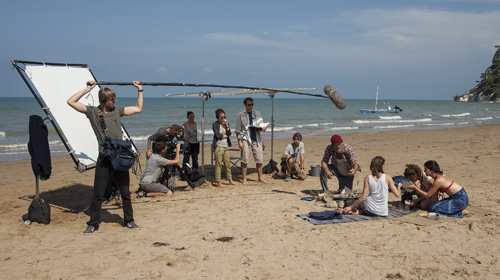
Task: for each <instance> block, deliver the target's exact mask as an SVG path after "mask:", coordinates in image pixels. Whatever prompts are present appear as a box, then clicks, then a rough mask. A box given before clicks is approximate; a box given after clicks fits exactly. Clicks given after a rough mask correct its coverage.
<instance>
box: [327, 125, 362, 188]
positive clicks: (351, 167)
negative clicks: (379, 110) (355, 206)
mask: <svg viewBox="0 0 500 280" xmlns="http://www.w3.org/2000/svg"><path fill="white" fill-rule="evenodd" d="M330 142H331V144H330V145H328V146H327V147H326V149H325V154H324V156H323V159H322V160H321V172H320V182H321V187H322V188H323V192H326V191H328V185H327V180H328V179H332V178H333V176H336V177H337V179H338V180H339V191H340V192H342V190H344V188H346V187H347V188H349V189H351V190H352V183H353V182H354V176H355V175H356V172H358V171H361V167H360V166H359V163H358V159H357V158H356V153H354V149H353V148H352V147H351V146H350V145H348V144H344V141H343V140H342V137H340V135H337V134H335V135H333V136H332V137H331V139H330ZM330 159H331V163H330V164H328V162H329V161H330Z"/></svg>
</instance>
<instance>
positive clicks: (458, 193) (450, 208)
mask: <svg viewBox="0 0 500 280" xmlns="http://www.w3.org/2000/svg"><path fill="white" fill-rule="evenodd" d="M424 166H425V169H424V172H425V174H426V175H427V176H431V177H432V178H433V179H434V184H433V185H432V187H431V188H430V190H429V191H428V192H426V191H424V190H422V189H421V188H420V186H417V185H415V184H413V183H412V184H411V185H410V186H408V187H407V188H410V189H413V190H415V191H416V192H417V193H418V194H419V195H421V196H423V197H425V198H426V199H428V198H431V197H432V195H434V194H435V193H436V192H438V191H439V192H440V193H446V194H447V195H448V197H447V198H445V199H442V200H439V201H437V202H436V203H434V204H432V205H431V207H430V208H429V211H430V212H436V213H438V214H442V215H445V216H449V217H457V218H462V217H463V216H464V215H467V214H469V212H467V211H465V208H467V206H468V205H469V197H468V196H467V193H466V192H465V189H464V188H463V187H462V186H460V185H459V184H457V183H456V182H455V181H453V180H451V179H450V178H448V177H447V176H446V175H444V174H443V171H441V169H440V168H439V164H438V163H437V162H436V161H434V160H429V161H427V162H426V163H424Z"/></svg>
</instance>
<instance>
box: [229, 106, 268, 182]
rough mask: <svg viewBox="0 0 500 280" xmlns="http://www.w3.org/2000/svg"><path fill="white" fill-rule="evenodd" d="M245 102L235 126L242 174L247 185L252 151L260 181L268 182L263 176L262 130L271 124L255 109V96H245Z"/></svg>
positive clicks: (264, 130)
mask: <svg viewBox="0 0 500 280" xmlns="http://www.w3.org/2000/svg"><path fill="white" fill-rule="evenodd" d="M243 104H245V110H243V111H241V112H239V113H238V116H237V117H236V128H235V132H236V138H237V139H238V147H239V148H240V150H241V174H242V176H243V184H244V185H245V184H246V183H247V166H248V162H249V160H250V153H252V155H253V159H254V161H255V164H256V167H257V174H258V180H259V182H262V183H267V181H266V180H264V177H263V176H262V163H263V162H264V157H263V152H262V137H261V136H260V132H261V131H262V132H266V130H267V126H268V125H269V124H268V123H267V124H266V123H264V120H263V119H262V116H261V115H260V113H259V112H258V111H255V110H254V109H253V105H254V102H253V98H251V97H247V98H245V100H243Z"/></svg>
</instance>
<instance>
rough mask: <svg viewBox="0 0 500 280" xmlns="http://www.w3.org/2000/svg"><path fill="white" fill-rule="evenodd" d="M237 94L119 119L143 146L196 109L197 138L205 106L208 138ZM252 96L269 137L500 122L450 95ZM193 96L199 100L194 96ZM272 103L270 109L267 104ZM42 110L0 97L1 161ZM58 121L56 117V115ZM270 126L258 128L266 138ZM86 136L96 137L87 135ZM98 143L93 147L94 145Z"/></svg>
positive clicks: (487, 106)
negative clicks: (392, 110)
mask: <svg viewBox="0 0 500 280" xmlns="http://www.w3.org/2000/svg"><path fill="white" fill-rule="evenodd" d="M245 97H246V95H244V96H243V95H241V96H238V97H234V96H232V97H220V96H217V97H214V98H209V99H208V100H206V101H205V102H202V100H201V98H199V97H167V98H164V97H146V98H145V100H144V110H143V112H142V113H140V114H137V115H134V116H127V117H123V118H122V122H123V124H124V126H125V128H126V129H127V131H128V133H129V134H130V136H131V138H132V140H133V141H134V143H135V144H136V146H137V147H138V148H139V149H143V148H145V147H146V143H147V137H149V135H151V134H153V133H154V132H156V130H157V129H158V128H160V127H164V126H169V125H172V124H179V125H182V124H183V123H184V122H186V121H187V119H186V112H187V111H193V112H194V113H195V121H196V122H197V125H198V138H199V140H200V141H201V117H202V114H203V111H204V112H205V117H204V124H205V130H204V131H205V143H210V142H211V141H212V137H213V132H212V129H211V124H212V123H213V122H214V121H215V116H214V111H215V110H216V109H217V108H222V109H224V110H225V111H226V115H227V116H228V121H229V123H230V125H231V126H232V127H233V128H234V126H235V120H236V115H237V114H238V112H240V111H242V110H244V106H243V102H242V101H243V99H244V98H245ZM252 97H253V98H255V102H254V103H255V110H257V111H259V112H260V113H261V114H262V117H263V119H264V121H265V122H271V117H272V116H274V123H275V126H274V133H273V138H274V139H283V138H287V137H291V135H293V133H295V132H300V133H302V135H303V136H304V137H308V136H315V135H331V134H343V133H363V132H373V131H386V130H400V131H405V130H421V129H424V130H430V129H440V128H455V127H457V128H458V127H467V126H476V125H490V124H500V117H499V116H500V114H499V113H500V106H498V103H461V102H454V101H452V100H450V101H448V100H399V99H398V100H379V106H378V107H379V108H384V107H387V106H388V105H390V106H391V107H394V106H398V107H400V108H402V110H403V111H402V112H400V113H398V114H361V113H359V110H360V109H367V108H373V107H374V103H375V101H374V100H368V99H346V103H347V107H346V108H345V109H344V110H339V109H337V108H336V107H335V106H334V104H333V103H332V102H331V101H330V100H329V99H322V98H312V97H311V98H275V99H274V102H271V99H270V98H269V97H266V96H252ZM136 100H137V98H132V97H119V98H118V101H117V103H116V104H117V105H122V106H131V105H134V104H135V101H136ZM194 100H198V101H196V102H193V101H194ZM273 103H274V115H273V108H272V104H273ZM33 114H36V115H40V116H41V117H42V118H45V117H46V116H45V113H44V111H43V110H42V109H41V107H40V105H39V104H38V102H37V101H36V99H35V98H33V97H0V117H2V119H3V120H4V121H3V124H2V125H0V162H6V161H12V160H17V159H25V158H30V156H29V153H28V150H27V143H28V141H29V132H28V119H29V116H30V115H33ZM56 121H57V120H56ZM46 124H47V127H48V129H49V145H50V149H51V154H52V156H58V155H65V154H66V155H67V154H68V152H67V151H66V149H65V147H64V145H63V143H62V141H61V139H60V138H59V136H58V134H57V132H56V130H55V129H54V127H53V126H52V124H51V123H50V121H46ZM270 132H271V129H269V130H268V132H266V133H263V134H262V135H263V138H264V139H270V138H271V133H270ZM91 137H95V136H94V135H91ZM96 149H97V147H96Z"/></svg>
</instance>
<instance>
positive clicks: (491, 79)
mask: <svg viewBox="0 0 500 280" xmlns="http://www.w3.org/2000/svg"><path fill="white" fill-rule="evenodd" d="M495 47H496V48H497V51H496V52H495V55H494V56H493V61H492V64H491V66H490V67H488V68H487V69H486V71H485V72H484V73H482V74H481V81H480V82H479V83H478V84H477V85H476V86H475V87H474V88H473V89H471V90H470V91H469V92H467V93H466V94H464V95H460V96H455V98H454V100H455V101H457V102H500V46H498V45H497V46H495Z"/></svg>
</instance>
